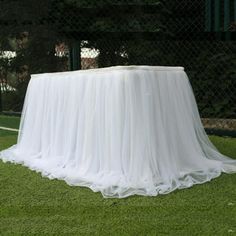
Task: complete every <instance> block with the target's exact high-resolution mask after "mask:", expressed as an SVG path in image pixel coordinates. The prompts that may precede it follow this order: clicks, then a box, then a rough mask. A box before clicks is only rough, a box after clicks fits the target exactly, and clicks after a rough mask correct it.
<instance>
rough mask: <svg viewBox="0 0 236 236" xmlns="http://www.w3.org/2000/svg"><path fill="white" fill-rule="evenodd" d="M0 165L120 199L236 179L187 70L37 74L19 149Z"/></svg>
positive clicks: (133, 68) (234, 165) (231, 162)
mask: <svg viewBox="0 0 236 236" xmlns="http://www.w3.org/2000/svg"><path fill="white" fill-rule="evenodd" d="M0 158H1V159H2V160H3V161H10V162H14V163H21V164H23V165H25V166H28V167H29V168H30V169H32V170H35V171H38V172H41V173H42V175H43V176H46V177H48V178H51V179H53V178H57V179H61V180H64V181H66V182H67V183H68V184H69V185H76V186H86V187H89V188H90V189H92V190H93V191H95V192H97V191H100V192H101V193H102V195H103V196H104V197H118V198H123V197H127V196H130V195H134V194H138V195H145V196H156V195H157V194H167V193H170V192H171V191H173V190H175V189H181V188H187V187H190V186H192V185H194V184H201V183H204V182H206V181H210V180H211V179H212V178H215V177H217V176H219V175H220V174H221V173H222V172H226V173H231V172H236V160H232V159H230V158H229V157H226V156H224V155H222V154H220V153H219V152H218V150H217V149H216V148H215V146H214V145H213V144H212V143H211V142H210V141H209V139H208V136H207V135H206V133H205V131H204V128H203V126H202V124H201V120H200V117H199V113H198V109H197V105H196V102H195V98H194V94H193V91H192V88H191V85H190V83H189V80H188V77H187V75H186V73H185V72H184V69H183V68H182V67H157V66H116V67H108V68H102V69H90V70H86V71H73V72H61V73H59V72H57V73H44V74H34V75H32V79H31V80H30V83H29V85H28V89H27V94H26V98H25V103H24V108H23V113H22V117H21V124H20V131H19V136H18V142H17V144H16V145H14V146H12V147H11V148H9V149H7V150H4V151H2V152H1V153H0Z"/></svg>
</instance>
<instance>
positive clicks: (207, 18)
mask: <svg viewBox="0 0 236 236" xmlns="http://www.w3.org/2000/svg"><path fill="white" fill-rule="evenodd" d="M211 9H212V0H206V6H205V30H206V31H207V32H209V31H211V25H212V10H211Z"/></svg>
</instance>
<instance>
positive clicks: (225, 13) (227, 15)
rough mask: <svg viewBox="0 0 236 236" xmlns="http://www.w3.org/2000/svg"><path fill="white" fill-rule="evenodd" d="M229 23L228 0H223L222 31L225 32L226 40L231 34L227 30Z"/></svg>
mask: <svg viewBox="0 0 236 236" xmlns="http://www.w3.org/2000/svg"><path fill="white" fill-rule="evenodd" d="M234 11H235V10H234ZM229 24H230V0H224V32H225V34H226V40H230V36H231V35H230V32H229Z"/></svg>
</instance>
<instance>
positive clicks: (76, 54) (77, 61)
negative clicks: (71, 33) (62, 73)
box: [69, 41, 81, 70]
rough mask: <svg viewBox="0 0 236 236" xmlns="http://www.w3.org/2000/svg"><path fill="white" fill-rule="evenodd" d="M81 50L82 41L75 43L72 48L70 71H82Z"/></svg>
mask: <svg viewBox="0 0 236 236" xmlns="http://www.w3.org/2000/svg"><path fill="white" fill-rule="evenodd" d="M80 54H81V48H80V41H75V42H74V43H73V44H72V46H71V48H70V55H69V56H70V59H69V61H70V62H69V63H70V70H80V69H81V55H80Z"/></svg>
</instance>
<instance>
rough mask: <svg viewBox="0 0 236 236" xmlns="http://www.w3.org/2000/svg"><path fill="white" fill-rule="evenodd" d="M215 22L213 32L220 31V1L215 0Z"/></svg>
mask: <svg viewBox="0 0 236 236" xmlns="http://www.w3.org/2000/svg"><path fill="white" fill-rule="evenodd" d="M214 12H215V22H214V31H216V32H219V31H220V0H215V11H214Z"/></svg>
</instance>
